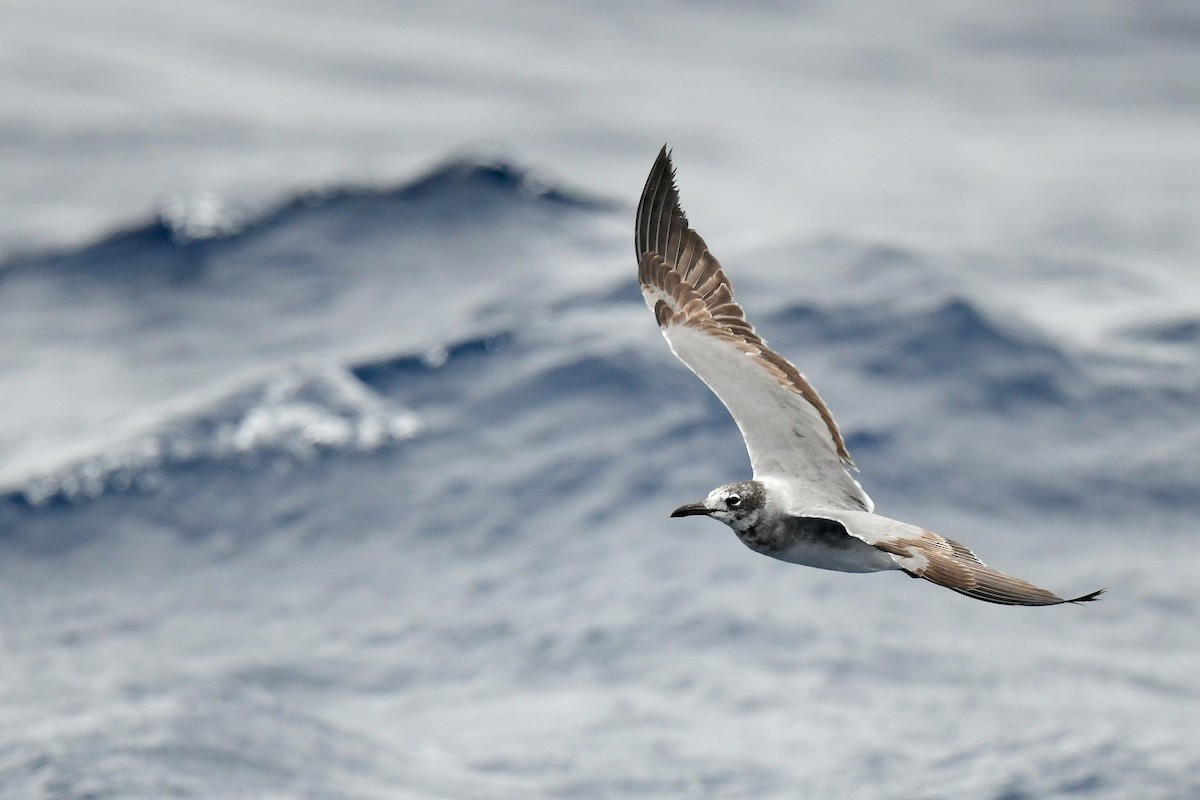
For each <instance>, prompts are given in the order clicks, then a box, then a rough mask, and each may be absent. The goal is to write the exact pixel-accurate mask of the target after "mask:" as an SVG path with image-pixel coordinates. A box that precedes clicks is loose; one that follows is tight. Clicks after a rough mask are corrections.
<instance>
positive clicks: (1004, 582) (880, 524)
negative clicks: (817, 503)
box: [804, 508, 1104, 606]
mask: <svg viewBox="0 0 1200 800" xmlns="http://www.w3.org/2000/svg"><path fill="white" fill-rule="evenodd" d="M804 516H806V517H810V516H811V517H822V518H826V519H832V520H834V521H836V522H840V523H841V524H842V527H844V528H845V529H846V532H847V533H849V534H850V535H851V536H853V537H855V538H856V539H861V540H862V541H864V542H866V543H867V544H869V545H871V546H872V547H875V548H877V549H879V550H882V551H883V552H885V553H887V554H888V555H890V556H891V557H892V560H893V561H895V562H896V566H897V567H899V568H900V569H902V570H904V571H905V572H907V573H908V574H909V575H911V576H913V577H914V578H924V579H925V580H927V581H930V582H931V583H936V584H937V585H939V586H945V587H946V588H947V589H953V590H954V591H956V592H958V593H960V594H965V595H966V596H968V597H974V598H975V599H976V600H984V601H986V602H988V603H999V604H1000V605H1006V606H1053V605H1059V604H1060V603H1085V602H1087V601H1089V600H1095V599H1096V598H1097V597H1099V596H1100V595H1101V594H1102V593H1103V592H1104V590H1103V589H1100V590H1098V591H1095V592H1090V593H1088V594H1085V595H1080V596H1079V597H1072V598H1063V597H1059V596H1058V595H1056V594H1055V593H1054V592H1052V591H1050V590H1049V589H1043V588H1042V587H1040V586H1035V585H1034V584H1032V583H1030V582H1029V581H1023V580H1021V579H1020V578H1014V577H1013V576H1012V575H1006V574H1004V573H1003V572H1000V571H999V570H996V569H992V568H991V567H989V566H988V565H987V564H984V563H983V562H982V561H980V560H979V558H978V557H977V556H976V555H975V554H974V553H972V552H971V551H970V550H968V549H967V548H966V547H964V546H963V545H961V544H959V543H958V542H956V541H954V540H953V539H947V538H945V537H944V536H939V535H938V534H936V533H934V532H933V531H927V530H925V529H924V528H919V527H917V526H915V525H909V524H908V523H905V522H898V521H897V520H894V519H888V518H887V517H881V516H879V515H878V514H866V513H863V512H861V511H846V510H842V509H820V508H809V509H806V510H805V512H804Z"/></svg>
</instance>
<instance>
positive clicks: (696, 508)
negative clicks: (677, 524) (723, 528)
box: [671, 503, 712, 517]
mask: <svg viewBox="0 0 1200 800" xmlns="http://www.w3.org/2000/svg"><path fill="white" fill-rule="evenodd" d="M711 513H712V509H710V508H708V507H707V506H705V505H704V503H688V504H687V505H686V506H680V507H679V508H677V509H675V510H674V511H672V512H671V516H672V517H694V516H698V515H701V514H703V515H708V514H711Z"/></svg>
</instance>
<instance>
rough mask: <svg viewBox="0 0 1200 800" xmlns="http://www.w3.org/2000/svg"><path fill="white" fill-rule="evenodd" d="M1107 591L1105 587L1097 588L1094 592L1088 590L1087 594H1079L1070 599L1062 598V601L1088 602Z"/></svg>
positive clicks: (1098, 597)
mask: <svg viewBox="0 0 1200 800" xmlns="http://www.w3.org/2000/svg"><path fill="white" fill-rule="evenodd" d="M1107 591H1108V588H1107V587H1105V588H1104V589H1097V590H1096V591H1094V592H1089V593H1087V594H1083V595H1080V596H1079V597H1072V598H1071V599H1070V600H1064V601H1063V602H1064V603H1090V602H1092V601H1093V600H1099V599H1100V595H1102V594H1104V593H1105V592H1107Z"/></svg>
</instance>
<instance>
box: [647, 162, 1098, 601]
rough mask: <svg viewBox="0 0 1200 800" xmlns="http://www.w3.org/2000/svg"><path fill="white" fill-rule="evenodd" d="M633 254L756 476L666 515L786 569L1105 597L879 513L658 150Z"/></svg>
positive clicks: (1004, 593)
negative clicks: (743, 298)
mask: <svg viewBox="0 0 1200 800" xmlns="http://www.w3.org/2000/svg"><path fill="white" fill-rule="evenodd" d="M635 246H636V248H637V255H638V277H639V282H640V284H641V288H642V295H643V297H644V298H645V300H646V304H647V305H648V306H649V307H650V310H651V311H652V312H653V313H654V316H655V319H656V320H657V321H658V323H659V326H660V327H661V328H662V332H663V335H664V336H666V338H667V342H668V343H669V344H670V346H671V350H672V351H673V352H674V353H675V355H676V356H678V357H679V359H680V360H681V361H683V362H684V363H685V364H686V365H687V366H688V367H689V368H690V369H691V370H692V371H693V372H695V373H696V375H697V376H698V377H699V378H700V379H701V380H702V381H704V383H705V384H707V385H708V387H709V388H710V389H711V390H712V391H713V393H714V394H716V395H717V397H718V398H720V400H721V402H722V403H724V404H725V407H726V408H727V409H728V410H729V412H730V414H731V415H732V416H733V418H734V421H735V422H736V423H737V426H738V428H739V429H740V430H741V432H742V437H743V438H744V439H745V440H746V448H747V450H748V451H749V454H750V463H751V466H752V467H753V470H754V479H753V480H750V481H742V482H739V483H731V484H727V485H725V486H721V487H718V488H717V489H714V490H713V491H712V492H711V493H710V494H709V495H708V497H707V498H705V500H704V501H703V502H700V503H691V504H688V505H684V506H681V507H679V508H678V509H676V510H675V512H674V513H673V514H672V515H671V516H679V517H682V516H691V515H704V516H709V517H713V518H715V519H718V520H720V521H721V522H724V523H725V524H727V525H729V526H730V527H731V528H733V530H734V532H735V533H736V534H737V536H738V538H739V539H740V540H741V541H742V542H743V543H744V544H745V545H746V546H747V547H749V548H750V549H752V550H754V551H755V552H758V553H762V554H763V555H767V556H771V557H772V558H777V559H780V560H782V561H788V562H792V563H795V564H803V565H805V566H810V567H818V568H820V569H831V570H837V571H840V572H879V571H884V570H902V571H904V572H906V573H907V574H908V575H910V576H912V577H914V578H924V579H925V580H928V581H931V582H933V583H936V584H939V585H941V586H945V587H947V588H950V589H953V590H954V591H956V592H960V593H962V594H965V595H968V596H970V597H975V598H977V599H979V600H986V601H988V602H992V603H1001V604H1005V605H1056V604H1059V603H1076V602H1083V601H1087V600H1094V599H1095V598H1096V597H1097V596H1098V595H1099V594H1100V591H1103V590H1100V591H1097V592H1092V593H1091V594H1087V595H1083V596H1080V597H1076V598H1072V599H1069V600H1068V599H1063V598H1061V597H1059V596H1058V595H1056V594H1054V593H1053V592H1050V591H1048V590H1046V589H1042V588H1040V587H1038V586H1035V585H1033V584H1032V583H1029V582H1027V581H1023V580H1021V579H1019V578H1014V577H1012V576H1010V575H1006V574H1004V573H1002V572H999V571H997V570H994V569H992V568H991V567H988V566H987V565H985V564H984V563H983V562H981V561H980V560H979V559H978V558H976V557H975V555H974V554H973V553H972V552H971V551H970V550H968V549H967V548H966V547H964V546H962V545H961V544H959V543H958V542H955V541H953V540H952V539H946V538H944V537H942V536H939V535H938V534H936V533H933V532H932V531H928V530H925V529H924V528H920V527H918V526H915V525H910V524H908V523H905V522H900V521H898V520H893V519H889V518H888V517H884V516H881V515H879V514H875V513H874V504H873V503H872V502H871V498H870V497H868V496H867V493H866V492H865V491H864V490H863V488H862V486H861V485H860V484H859V483H858V481H857V480H855V479H854V476H853V475H852V474H851V473H850V469H851V468H853V462H852V461H851V460H850V455H849V453H848V452H847V450H846V443H845V440H844V439H843V438H842V435H841V432H840V431H839V430H838V427H837V423H836V422H834V419H833V415H832V414H831V413H830V411H829V409H828V408H827V407H826V405H825V403H824V401H823V400H821V397H820V395H818V394H817V392H816V390H815V389H814V388H813V387H812V385H811V384H810V383H809V382H808V381H807V380H806V379H805V377H804V376H803V375H802V374H801V373H800V372H799V370H797V369H796V368H795V367H794V366H793V365H792V364H791V363H790V362H789V361H787V360H786V359H785V358H783V357H782V356H780V355H779V354H778V353H776V352H775V351H773V350H771V349H770V348H769V347H768V346H767V344H766V342H764V341H763V340H762V339H761V338H760V337H759V336H758V334H757V333H755V331H754V328H753V327H752V326H751V325H750V323H749V322H747V321H746V318H745V315H744V314H743V312H742V307H741V306H740V305H738V304H737V303H736V302H735V301H734V299H733V287H732V286H731V285H730V283H729V280H728V279H727V278H726V277H725V273H724V271H723V270H722V268H721V265H720V264H719V263H718V262H717V260H716V258H715V257H713V256H712V254H711V253H710V252H709V251H708V247H707V245H705V243H704V240H703V239H701V238H700V236H699V235H698V234H697V233H696V232H695V231H693V230H692V229H691V228H690V227H689V226H688V222H687V217H686V216H685V215H684V213H683V210H682V209H681V208H680V206H679V196H678V191H677V190H676V188H675V173H674V168H673V167H672V165H671V159H670V155H669V154H668V152H667V150H666V148H665V147H664V148H663V150H662V152H660V153H659V156H658V160H657V161H656V162H655V164H654V167H653V168H652V169H651V171H650V176H649V178H647V180H646V187H645V189H644V190H643V192H642V199H641V202H640V203H639V204H638V213H637V227H636V233H635Z"/></svg>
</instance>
